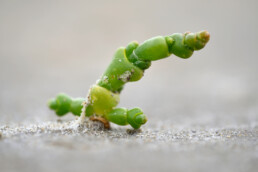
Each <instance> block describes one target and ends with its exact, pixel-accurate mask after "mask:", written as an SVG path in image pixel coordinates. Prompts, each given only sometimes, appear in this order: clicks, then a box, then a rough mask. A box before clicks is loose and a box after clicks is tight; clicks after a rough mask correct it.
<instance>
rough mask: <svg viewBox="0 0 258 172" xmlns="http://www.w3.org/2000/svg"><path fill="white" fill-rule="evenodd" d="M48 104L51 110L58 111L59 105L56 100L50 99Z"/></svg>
mask: <svg viewBox="0 0 258 172" xmlns="http://www.w3.org/2000/svg"><path fill="white" fill-rule="evenodd" d="M47 104H48V106H49V108H50V109H52V110H56V109H57V106H58V105H57V102H56V99H55V98H53V99H50V100H49V101H48V103H47Z"/></svg>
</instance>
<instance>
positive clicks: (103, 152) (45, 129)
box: [0, 121, 258, 172]
mask: <svg viewBox="0 0 258 172" xmlns="http://www.w3.org/2000/svg"><path fill="white" fill-rule="evenodd" d="M71 123H72V122H71V121H70V122H65V121H59V122H47V123H41V124H38V125H37V124H34V125H27V126H2V127H1V128H0V132H1V133H2V138H1V142H0V150H1V159H0V163H1V164H2V165H1V169H2V170H3V171H17V169H19V171H33V170H34V171H71V170H75V171H103V170H104V171H158V170H161V171H207V170H208V171H211V172H213V171H214V172H215V171H216V172H217V171H223V172H224V171H225V172H226V171H243V172H244V171H256V169H257V167H258V164H257V160H258V154H257V149H258V146H257V145H258V144H257V137H258V126H253V127H250V126H249V127H235V128H234V127H231V128H200V127H199V128H196V127H192V128H188V129H187V128H183V129H181V128H179V127H175V126H171V125H169V124H164V123H160V124H156V125H152V126H149V127H148V128H146V127H143V128H142V129H141V131H134V130H130V129H127V130H126V129H122V128H114V127H113V129H112V130H109V131H107V130H103V128H102V127H101V125H99V124H98V123H92V122H85V124H84V126H81V127H79V128H77V129H74V128H71V127H70V126H71V125H72V124H71ZM3 157H4V158H3ZM211 167H213V168H211ZM2 170H1V171H2Z"/></svg>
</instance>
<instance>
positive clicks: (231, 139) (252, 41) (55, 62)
mask: <svg viewBox="0 0 258 172" xmlns="http://www.w3.org/2000/svg"><path fill="white" fill-rule="evenodd" d="M257 6H258V2H257V1H256V0H247V1H236V0H228V1H224V0H218V1H203V0H196V1H190V0H189V1H187V0H180V1H176V0H159V1H154V0H148V1H147V0H142V1H139V0H137V1H136V0H131V1H124V2H123V1H116V0H114V1H112V2H111V1H94V2H93V1H80V0H78V1H42V2H41V1H31V0H25V1H18V0H17V1H16V0H14V1H1V0H0V171H1V172H11V171H21V172H23V171H24V172H25V171H26V172H32V171H33V172H34V171H50V172H51V171H53V172H56V171H62V172H64V171H72V170H74V171H175V172H186V171H191V172H207V171H209V172H254V171H257V168H258V163H257V162H258V144H257V139H258V78H257V74H258V68H257V63H258V58H257V46H258V44H257V39H258V34H257V30H258V22H257V16H258V11H257ZM203 29H206V30H208V31H209V32H210V34H211V39H210V42H209V43H208V45H207V46H206V47H205V49H203V50H201V51H199V52H195V53H194V55H193V57H191V58H190V59H187V60H184V59H180V58H177V57H175V56H171V57H170V58H167V59H163V60H160V61H156V62H153V63H152V66H151V67H150V69H148V70H146V72H145V74H144V77H143V78H142V79H141V81H139V82H137V83H129V84H127V85H126V87H125V89H124V90H123V92H122V94H121V102H120V104H119V107H127V108H133V107H135V106H137V107H141V108H142V109H143V111H144V113H145V114H146V115H147V117H148V122H147V123H146V125H144V126H143V127H142V129H141V131H131V130H130V127H129V126H126V127H119V126H116V125H112V130H109V131H106V130H103V129H101V126H99V125H98V124H96V123H91V122H86V123H85V125H84V126H83V127H81V128H78V129H74V128H71V125H70V124H71V123H73V121H74V119H75V118H74V117H73V116H72V115H71V114H69V115H67V116H65V117H64V118H61V119H59V118H58V117H56V116H55V114H54V112H52V111H50V110H49V109H48V107H47V105H46V102H47V100H48V99H49V98H51V97H54V96H55V95H56V94H57V93H59V92H65V93H67V94H69V95H71V96H73V97H84V96H85V95H86V94H87V91H88V89H89V88H90V86H91V85H92V84H94V83H95V81H96V80H97V79H98V78H99V77H100V76H101V74H102V73H103V72H104V70H105V69H106V67H107V65H108V63H109V62H110V59H111V58H112V55H113V54H114V52H115V50H116V49H117V48H118V47H120V46H126V45H127V44H128V43H129V42H130V41H133V40H138V41H139V42H142V41H144V40H146V39H148V38H150V37H153V36H157V35H169V34H172V33H175V32H185V31H193V32H196V31H199V30H203Z"/></svg>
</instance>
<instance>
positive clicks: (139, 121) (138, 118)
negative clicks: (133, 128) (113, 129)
mask: <svg viewBox="0 0 258 172" xmlns="http://www.w3.org/2000/svg"><path fill="white" fill-rule="evenodd" d="M135 122H136V123H137V124H141V125H143V124H145V123H146V122H147V118H146V116H145V115H144V114H141V115H137V116H136V117H135Z"/></svg>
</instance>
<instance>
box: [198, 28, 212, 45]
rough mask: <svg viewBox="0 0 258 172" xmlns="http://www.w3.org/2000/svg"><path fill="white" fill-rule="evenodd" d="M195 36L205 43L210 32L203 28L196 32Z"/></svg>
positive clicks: (208, 38)
mask: <svg viewBox="0 0 258 172" xmlns="http://www.w3.org/2000/svg"><path fill="white" fill-rule="evenodd" d="M197 38H198V39H200V40H201V41H202V42H203V43H205V44H206V43H207V42H208V41H209V40H210V34H209V32H208V31H206V30H203V31H201V32H199V33H198V34H197Z"/></svg>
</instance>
